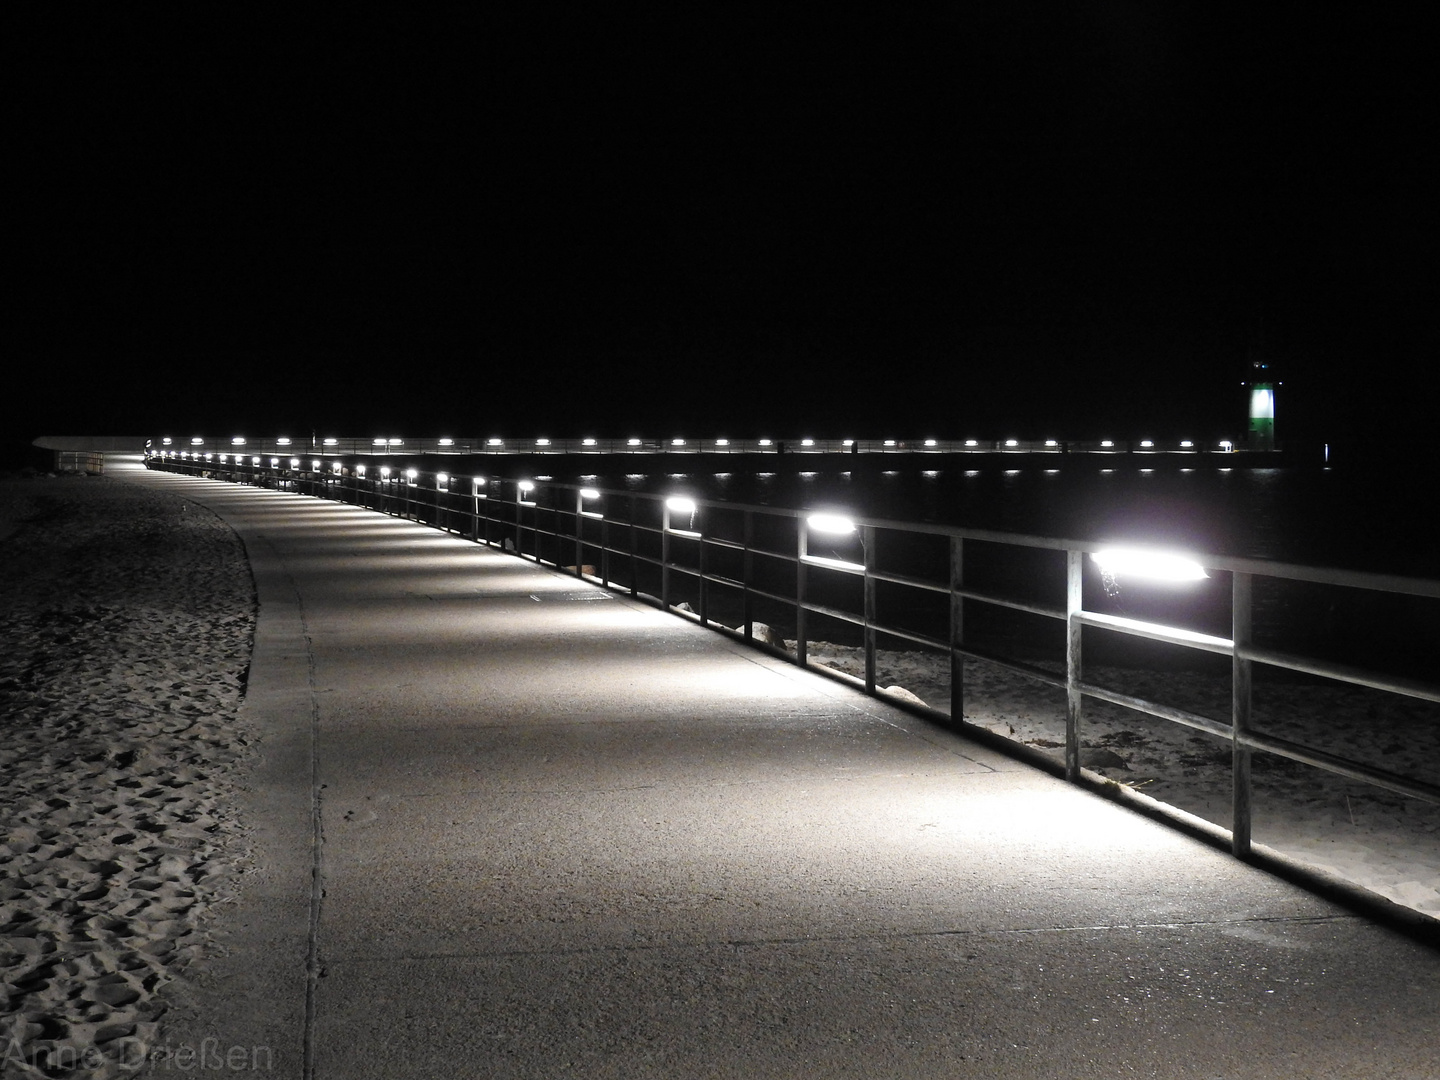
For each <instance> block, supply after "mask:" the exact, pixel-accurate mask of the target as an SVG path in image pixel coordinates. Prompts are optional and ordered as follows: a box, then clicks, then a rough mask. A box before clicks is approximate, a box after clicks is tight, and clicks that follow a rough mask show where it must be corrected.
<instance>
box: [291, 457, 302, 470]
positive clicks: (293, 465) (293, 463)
mask: <svg viewBox="0 0 1440 1080" xmlns="http://www.w3.org/2000/svg"><path fill="white" fill-rule="evenodd" d="M290 467H291V468H292V469H298V468H299V467H300V459H299V458H298V457H292V458H291V459H290Z"/></svg>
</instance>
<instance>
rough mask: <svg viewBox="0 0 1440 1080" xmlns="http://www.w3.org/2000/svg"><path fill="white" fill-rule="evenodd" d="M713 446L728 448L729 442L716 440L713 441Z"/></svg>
mask: <svg viewBox="0 0 1440 1080" xmlns="http://www.w3.org/2000/svg"><path fill="white" fill-rule="evenodd" d="M715 445H716V446H729V445H730V440H729V439H716V440H715Z"/></svg>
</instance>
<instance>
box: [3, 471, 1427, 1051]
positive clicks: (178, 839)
mask: <svg viewBox="0 0 1440 1080" xmlns="http://www.w3.org/2000/svg"><path fill="white" fill-rule="evenodd" d="M0 553H3V555H4V558H3V559H0V582H3V589H4V597H5V619H4V622H3V625H0V641H3V648H0V706H3V712H0V715H3V724H4V731H5V738H4V740H3V742H0V806H3V807H4V809H3V816H4V830H3V843H0V972H3V982H4V989H5V995H6V998H5V1002H4V1009H3V1016H0V1021H3V1025H0V1039H4V1040H5V1047H6V1056H5V1059H4V1069H3V1070H0V1071H3V1074H4V1075H5V1076H7V1077H9V1076H16V1077H26V1076H33V1077H42V1076H67V1077H97V1078H98V1077H109V1076H121V1075H127V1074H128V1073H129V1072H132V1071H133V1066H135V1065H137V1064H138V1063H139V1062H141V1061H143V1060H144V1057H145V1055H146V1053H147V1052H148V1048H149V1047H152V1046H154V1045H157V1044H158V1043H159V1042H160V1041H162V1040H163V1034H164V1032H163V1024H164V1012H165V1010H166V1008H167V1006H169V1005H172V1004H173V1003H174V1002H175V1001H176V1000H178V999H179V998H180V997H183V994H184V986H185V979H186V973H187V969H189V968H190V967H192V966H193V965H197V964H201V963H203V961H204V959H205V957H206V956H207V955H209V954H208V953H207V950H209V949H211V948H213V946H212V944H211V938H210V936H209V934H208V932H207V916H208V915H209V914H211V913H212V912H213V911H214V910H215V908H216V905H220V904H223V903H224V902H225V901H226V898H227V897H229V896H232V895H234V893H235V891H236V890H237V889H241V888H243V887H244V871H245V868H246V865H247V863H246V859H247V845H246V822H245V821H243V820H241V819H240V818H239V816H238V814H237V810H236V807H237V806H238V805H239V798H238V793H239V792H240V790H241V789H242V787H243V785H244V783H245V771H246V763H247V756H248V754H249V752H250V749H251V748H252V747H253V746H254V744H255V743H256V741H257V740H258V739H259V738H261V737H263V734H264V733H262V732H255V731H247V730H244V729H243V728H242V727H241V726H240V721H239V720H238V706H239V703H240V700H241V697H242V695H243V693H244V686H245V674H246V670H247V665H248V662H249V656H250V648H251V642H252V637H253V632H254V626H255V598H254V590H253V585H252V582H251V579H250V573H249V568H248V564H247V562H246V559H245V554H244V551H243V548H242V546H241V544H240V542H239V541H238V539H237V538H236V537H235V535H234V534H233V533H232V532H231V531H230V529H229V528H228V527H227V526H225V525H224V524H223V523H222V522H221V521H220V520H219V519H217V518H216V517H215V516H214V515H213V514H211V513H209V512H208V511H205V510H202V509H200V508H198V507H196V506H195V505H193V504H190V503H187V502H186V501H184V500H182V499H179V498H177V497H174V496H172V495H168V494H164V493H157V492H153V491H149V490H146V489H143V488H139V487H136V486H132V485H128V484H125V483H123V482H120V481H117V480H114V479H110V478H85V477H73V478H58V479H57V478H41V479H13V480H6V481H0ZM810 655H811V659H812V661H813V662H815V663H819V664H824V665H827V666H830V667H833V668H835V669H837V670H840V671H845V672H848V673H850V674H860V673H861V671H862V663H863V661H862V659H861V656H860V653H859V650H857V649H850V648H844V647H839V646H833V645H826V644H824V643H812V644H811V646H810ZM880 667H881V670H880V684H881V685H882V686H886V687H889V686H897V685H898V686H901V687H904V688H905V689H906V690H907V691H909V692H911V693H913V694H914V695H916V696H917V697H919V698H920V699H921V700H923V701H926V702H928V703H931V704H934V705H937V706H943V705H944V703H945V702H946V701H948V694H949V692H948V670H947V667H946V664H945V663H944V661H943V659H942V658H940V657H937V656H931V655H928V654H926V653H923V652H918V651H891V652H885V653H882V655H881V657H880ZM1089 677H1090V678H1092V679H1094V680H1095V681H1097V682H1099V683H1102V684H1105V685H1113V686H1116V687H1117V688H1121V689H1126V690H1129V691H1130V692H1133V693H1139V694H1145V695H1149V696H1154V697H1157V698H1163V699H1165V700H1167V701H1170V702H1171V703H1173V704H1177V705H1181V706H1183V707H1186V708H1191V709H1194V710H1196V711H1200V712H1206V713H1208V714H1210V715H1217V716H1223V715H1225V710H1226V708H1227V707H1228V700H1229V686H1228V680H1226V679H1224V678H1217V677H1215V676H1214V675H1211V674H1207V673H1203V672H1187V671H1178V672H1136V671H1120V670H1103V669H1099V670H1094V671H1091V672H1089ZM966 678H967V719H968V720H969V721H970V722H972V723H974V724H977V725H980V726H983V727H986V728H988V729H989V730H991V731H994V732H997V733H999V734H1002V735H1004V736H1005V737H1007V738H1013V739H1015V740H1017V741H1020V742H1023V743H1027V744H1029V745H1031V746H1034V747H1038V748H1041V749H1042V750H1046V751H1048V752H1052V753H1056V754H1058V753H1059V752H1060V751H1059V746H1060V744H1061V743H1062V742H1063V700H1062V698H1061V695H1060V694H1059V693H1058V691H1055V690H1053V689H1048V688H1045V687H1043V686H1038V685H1037V684H1035V683H1033V682H1031V681H1029V680H1026V679H1024V678H1022V677H1020V676H1018V675H1013V674H1010V673H1007V672H1005V671H1004V670H1002V669H999V668H996V667H994V666H992V665H985V664H978V663H976V664H970V665H968V666H967V675H966ZM1381 697H1383V695H1382V696H1381ZM1257 705H1258V711H1257V716H1258V717H1259V719H1260V721H1261V722H1262V723H1263V724H1264V725H1268V730H1272V731H1274V732H1276V733H1277V734H1282V735H1285V736H1286V737H1290V738H1295V739H1297V740H1298V741H1305V742H1309V743H1311V744H1312V745H1317V746H1320V747H1322V748H1332V749H1336V750H1337V751H1345V752H1347V753H1351V754H1353V755H1354V756H1356V757H1359V758H1361V759H1363V760H1367V761H1373V762H1375V763H1377V764H1380V765H1382V766H1383V767H1385V768H1387V769H1389V770H1391V771H1393V772H1398V773H1402V774H1408V775H1413V776H1417V777H1421V778H1430V779H1433V775H1434V770H1435V768H1436V763H1437V762H1440V722H1437V719H1440V718H1437V716H1436V710H1435V709H1434V708H1432V707H1430V706H1427V705H1424V704H1423V703H1416V702H1406V701H1400V700H1398V699H1395V700H1385V701H1379V700H1376V697H1375V695H1372V694H1370V693H1369V692H1365V691H1358V690H1357V691H1353V692H1352V691H1350V690H1347V689H1346V688H1344V687H1338V686H1335V685H1333V684H1331V685H1326V684H1322V683H1319V682H1318V681H1314V680H1311V681H1308V682H1306V681H1298V680H1293V681H1288V682H1286V681H1279V682H1273V683H1271V682H1265V683H1262V684H1261V685H1260V687H1259V689H1258V690H1257ZM1084 742H1085V745H1086V746H1087V748H1088V751H1089V752H1088V754H1087V764H1089V765H1090V767H1092V768H1095V769H1096V770H1097V771H1100V772H1102V773H1104V774H1105V775H1106V776H1108V777H1110V778H1112V779H1114V780H1115V781H1116V782H1118V783H1122V784H1127V785H1130V786H1132V787H1134V788H1136V789H1137V790H1140V791H1142V792H1145V793H1147V794H1149V795H1152V796H1153V797H1155V798H1157V799H1160V800H1162V801H1165V802H1169V803H1171V804H1173V805H1176V806H1179V807H1181V808H1182V809H1185V810H1187V811H1190V812H1192V813H1195V814H1198V815H1201V816H1204V817H1206V818H1208V819H1209V820H1211V821H1214V822H1217V823H1220V824H1222V825H1223V824H1226V823H1228V806H1229V784H1230V779H1229V771H1228V770H1229V757H1228V751H1227V750H1226V749H1225V748H1224V747H1223V746H1221V745H1220V744H1219V743H1217V742H1216V741H1215V740H1212V739H1209V738H1207V737H1204V736H1200V735H1198V733H1195V732H1192V731H1189V730H1188V729H1183V728H1179V727H1176V726H1174V725H1168V724H1164V723H1162V722H1160V721H1155V720H1151V719H1148V718H1146V717H1144V716H1140V715H1138V714H1135V713H1132V712H1129V711H1127V710H1124V709H1120V708H1116V707H1112V706H1108V705H1101V704H1093V703H1092V704H1090V705H1089V706H1088V711H1087V714H1086V725H1085V731H1084ZM1255 775H1256V798H1255V802H1256V825H1255V838H1256V840H1257V842H1260V843H1263V844H1266V845H1269V846H1270V847H1273V848H1276V849H1278V850H1280V851H1284V852H1286V853H1288V854H1291V855H1294V856H1295V857H1297V858H1300V859H1302V860H1304V861H1306V862H1309V863H1311V864H1313V865H1316V866H1320V867H1323V868H1326V869H1329V870H1332V871H1334V872H1335V873H1337V874H1339V875H1340V876H1343V877H1345V878H1347V879H1349V880H1351V881H1353V882H1355V883H1358V884H1360V885H1362V886H1364V887H1366V888H1368V889H1371V890H1373V891H1374V892H1377V893H1379V894H1381V895H1383V896H1387V897H1389V898H1391V899H1393V900H1395V901H1397V902H1399V903H1402V904H1406V905H1408V906H1410V907H1413V908H1415V909H1416V910H1419V911H1422V912H1425V913H1427V914H1430V915H1432V916H1437V917H1440V807H1436V806H1433V805H1429V804H1425V803H1421V802H1418V801H1416V800H1413V799H1406V798H1402V797H1400V796H1393V795H1389V794H1388V793H1386V792H1383V791H1379V790H1377V789H1374V788H1369V787H1367V786H1365V785H1362V784H1356V783H1349V782H1346V781H1344V780H1341V779H1340V778H1333V777H1329V776H1327V775H1325V774H1322V773H1320V772H1318V771H1317V770H1314V769H1309V768H1306V767H1302V766H1295V767H1289V766H1288V765H1287V764H1286V763H1284V762H1280V763H1278V764H1277V763H1276V762H1274V761H1273V760H1271V761H1267V760H1264V756H1263V755H1257V764H1256V768H1255ZM67 1066H74V1067H73V1068H69V1069H68V1071H66V1067H67Z"/></svg>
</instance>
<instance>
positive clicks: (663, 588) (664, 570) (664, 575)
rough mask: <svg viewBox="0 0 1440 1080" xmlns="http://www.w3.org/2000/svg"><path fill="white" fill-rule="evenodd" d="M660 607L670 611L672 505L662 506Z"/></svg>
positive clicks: (663, 504) (664, 504)
mask: <svg viewBox="0 0 1440 1080" xmlns="http://www.w3.org/2000/svg"><path fill="white" fill-rule="evenodd" d="M660 606H661V607H663V608H664V609H665V610H666V611H669V610H670V504H669V503H665V502H662V503H661V504H660Z"/></svg>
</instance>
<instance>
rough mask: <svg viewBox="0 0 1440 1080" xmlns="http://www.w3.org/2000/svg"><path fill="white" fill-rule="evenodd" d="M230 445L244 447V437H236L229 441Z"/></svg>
mask: <svg viewBox="0 0 1440 1080" xmlns="http://www.w3.org/2000/svg"><path fill="white" fill-rule="evenodd" d="M230 445H231V446H244V445H245V436H244V435H236V436H235V437H234V438H233V439H231V440H230Z"/></svg>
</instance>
